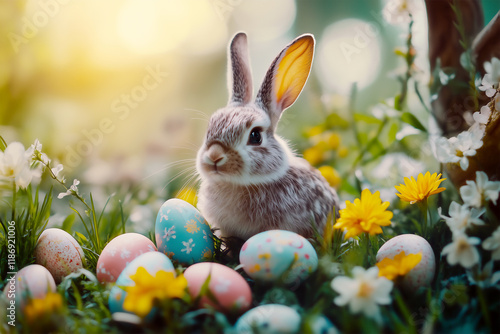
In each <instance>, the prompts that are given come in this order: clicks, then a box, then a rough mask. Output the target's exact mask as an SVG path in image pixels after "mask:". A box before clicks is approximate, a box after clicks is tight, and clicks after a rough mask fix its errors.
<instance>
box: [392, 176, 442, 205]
mask: <svg viewBox="0 0 500 334" xmlns="http://www.w3.org/2000/svg"><path fill="white" fill-rule="evenodd" d="M404 180H405V184H400V185H399V186H395V188H396V190H397V191H399V193H397V194H396V195H397V196H398V197H399V198H401V199H402V200H403V201H406V202H410V204H414V203H417V202H420V201H423V200H426V199H427V198H428V197H429V196H431V195H434V194H438V193H440V192H442V191H444V190H446V188H439V185H440V184H441V182H443V181H444V180H446V179H441V174H439V175H438V174H437V173H434V174H432V175H431V173H430V172H427V173H425V175H422V173H420V174H418V177H417V180H415V179H414V178H413V176H412V177H411V179H409V178H407V177H405V178H404Z"/></svg>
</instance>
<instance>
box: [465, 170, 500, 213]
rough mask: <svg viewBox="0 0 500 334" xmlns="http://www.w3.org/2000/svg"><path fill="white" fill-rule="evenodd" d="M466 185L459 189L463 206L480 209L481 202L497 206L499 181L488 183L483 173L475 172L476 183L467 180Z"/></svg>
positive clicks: (499, 189)
mask: <svg viewBox="0 0 500 334" xmlns="http://www.w3.org/2000/svg"><path fill="white" fill-rule="evenodd" d="M466 183H467V184H466V185H465V186H461V187H460V196H462V199H463V200H464V203H465V204H467V205H469V206H473V207H476V208H479V207H481V206H482V204H483V201H492V202H493V204H495V205H496V204H497V200H498V194H499V192H500V181H489V180H488V175H486V173H485V172H476V181H475V182H474V181H472V180H467V181H466Z"/></svg>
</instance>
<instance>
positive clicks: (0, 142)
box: [0, 136, 7, 152]
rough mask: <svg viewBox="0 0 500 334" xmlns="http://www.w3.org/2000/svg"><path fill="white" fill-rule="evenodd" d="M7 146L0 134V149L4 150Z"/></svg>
mask: <svg viewBox="0 0 500 334" xmlns="http://www.w3.org/2000/svg"><path fill="white" fill-rule="evenodd" d="M6 148H7V143H6V142H5V140H4V139H3V137H2V136H0V151H2V152H3V151H5V149H6Z"/></svg>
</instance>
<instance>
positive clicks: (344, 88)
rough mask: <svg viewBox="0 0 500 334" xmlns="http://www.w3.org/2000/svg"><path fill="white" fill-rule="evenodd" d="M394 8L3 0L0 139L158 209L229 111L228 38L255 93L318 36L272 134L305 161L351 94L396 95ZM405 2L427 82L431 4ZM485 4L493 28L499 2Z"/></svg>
mask: <svg viewBox="0 0 500 334" xmlns="http://www.w3.org/2000/svg"><path fill="white" fill-rule="evenodd" d="M388 2H389V1H388V0H356V1H352V0H334V1H332V0H329V1H327V0H323V1H319V0H318V1H306V0H297V1H294V0H274V1H265V0H252V1H243V0H182V1H180V0H179V1H173V0H162V1H160V0H149V1H140V0H127V1H117V0H109V1H98V0H88V1H75V0H39V1H38V0H37V1H14V0H12V1H10V0H9V1H1V2H0V22H1V23H0V34H1V35H2V36H3V37H4V38H3V42H2V43H1V44H0V60H1V64H2V65H1V66H0V135H1V136H2V137H3V138H4V139H5V140H6V141H7V142H8V143H9V142H12V141H21V142H22V143H23V144H24V145H25V147H28V146H29V145H30V144H31V143H33V141H34V140H35V139H36V138H38V139H39V140H40V142H41V143H42V144H43V150H44V151H45V152H46V153H47V154H48V155H49V157H51V158H52V159H53V160H54V161H58V162H61V163H62V164H63V165H64V166H65V170H64V171H65V173H66V175H68V176H69V175H73V176H78V178H80V179H82V183H83V182H85V183H87V184H90V185H92V184H94V185H106V186H109V185H123V184H132V183H133V184H135V185H137V187H136V188H135V189H149V188H150V187H151V186H152V185H153V186H154V188H157V191H158V194H157V195H158V196H159V197H163V198H165V197H167V196H169V193H168V192H169V191H171V189H170V188H169V187H167V184H170V183H169V181H171V180H172V179H175V176H176V174H177V173H178V172H179V170H180V171H181V172H182V171H183V170H186V168H187V167H186V166H194V161H193V160H190V159H194V157H195V154H196V151H197V148H198V146H199V145H200V144H201V142H202V138H203V135H204V132H205V129H206V126H207V119H208V117H209V116H210V114H211V113H213V112H214V111H215V110H216V109H217V108H220V107H222V106H224V105H225V103H226V101H227V98H228V94H227V87H226V50H227V45H228V43H229V41H230V40H231V38H232V36H233V35H234V34H235V33H236V32H238V31H245V32H246V33H247V34H248V36H249V45H250V46H249V47H250V57H251V64H252V68H253V75H254V85H255V87H254V90H255V91H256V90H257V89H258V85H259V84H260V83H261V82H262V79H263V76H264V73H265V71H266V70H267V68H268V66H269V65H270V63H271V62H272V60H273V59H274V57H275V56H276V55H277V54H278V52H279V51H280V50H281V49H282V48H283V47H284V46H285V45H286V44H288V43H289V42H290V41H291V40H292V39H293V38H295V37H296V36H298V35H300V34H303V33H312V34H314V36H315V38H316V41H317V45H316V54H315V59H314V63H313V70H312V74H311V76H310V78H309V81H308V83H307V85H306V87H305V89H304V91H303V93H302V95H301V96H300V98H299V99H298V101H297V103H295V105H293V106H292V107H291V108H290V109H288V110H287V112H286V113H285V115H284V116H283V119H282V120H281V122H280V125H279V128H278V132H279V133H280V134H281V135H282V136H284V137H286V138H287V139H289V140H290V141H291V143H292V145H293V146H294V147H295V148H296V149H297V150H298V152H300V153H301V152H302V151H303V150H304V149H305V148H306V147H307V146H308V145H309V144H308V143H307V140H306V139H305V138H306V137H307V131H308V129H309V128H310V127H314V126H315V125H316V124H318V123H320V122H322V120H323V119H325V117H326V116H328V115H329V114H330V113H332V112H333V111H334V112H335V113H337V114H338V115H340V117H341V118H342V117H344V118H349V115H348V113H349V110H352V105H351V107H349V96H350V91H351V89H352V86H353V83H356V84H357V94H356V100H355V109H356V110H357V111H359V113H361V114H363V113H365V114H367V115H371V114H373V112H374V111H373V109H372V106H374V105H377V104H379V103H381V102H384V101H386V100H387V99H391V98H393V97H394V96H395V94H396V93H397V91H398V89H400V84H399V83H398V81H397V79H396V77H397V76H398V75H399V74H401V73H403V72H404V71H405V64H404V61H403V59H402V58H401V57H398V56H397V55H396V54H395V52H394V50H395V49H398V48H401V47H404V46H405V43H406V38H407V34H408V21H407V20H405V19H404V18H402V19H400V18H398V17H392V18H391V17H390V15H389V17H388V16H387V13H384V8H385V7H386V6H387V3H388ZM410 2H411V3H412V15H413V19H414V25H413V44H414V46H415V49H416V50H417V58H416V61H415V63H414V65H415V74H414V75H415V76H417V77H418V78H419V80H421V82H423V83H424V84H426V83H427V82H428V80H429V73H428V62H427V24H426V15H425V6H424V4H423V1H408V3H410ZM483 7H484V12H485V21H486V22H488V21H489V19H490V18H491V17H492V16H493V15H494V13H496V11H497V10H498V4H497V1H495V0H484V1H483ZM423 94H424V95H425V91H424V92H423ZM413 100H416V98H415V97H414V96H412V97H409V101H408V103H409V104H411V103H414V102H412V101H413ZM419 109H422V108H419ZM417 116H418V115H417ZM342 140H344V139H343V138H342ZM349 145H354V144H352V143H351V144H349V141H347V140H346V141H345V147H344V149H345V150H346V152H345V153H346V154H342V155H341V156H344V157H345V156H347V155H348V151H349ZM339 164H340V165H341V164H342V163H341V162H339ZM68 176H67V178H68V179H69V177H68ZM179 179H182V178H179ZM179 182H180V183H179V184H181V185H182V183H183V181H179ZM174 188H180V186H178V185H177V186H176V187H174ZM146 197H147V196H146ZM153 211H154V210H153Z"/></svg>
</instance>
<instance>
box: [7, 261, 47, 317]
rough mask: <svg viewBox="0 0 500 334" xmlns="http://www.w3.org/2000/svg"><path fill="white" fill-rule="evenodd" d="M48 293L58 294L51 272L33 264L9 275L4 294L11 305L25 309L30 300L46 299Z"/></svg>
mask: <svg viewBox="0 0 500 334" xmlns="http://www.w3.org/2000/svg"><path fill="white" fill-rule="evenodd" d="M48 292H56V282H55V281H54V278H53V277H52V275H51V274H50V272H49V271H48V270H47V269H46V268H45V267H43V266H41V265H39V264H31V265H29V266H26V267H24V268H22V269H21V270H19V271H18V272H17V274H15V275H7V283H6V286H5V289H4V294H5V296H6V297H7V299H8V300H9V303H11V301H12V300H14V301H15V306H16V307H19V308H20V309H23V308H24V307H25V306H26V304H27V302H28V301H29V299H31V298H40V299H41V298H44V297H45V295H47V293H48Z"/></svg>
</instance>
